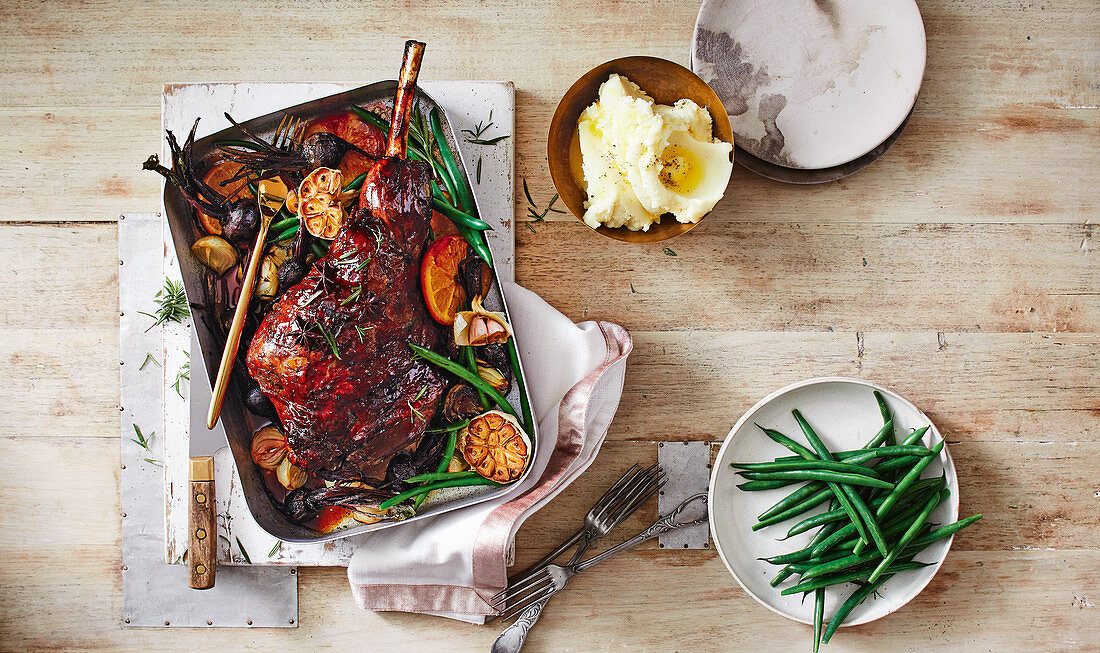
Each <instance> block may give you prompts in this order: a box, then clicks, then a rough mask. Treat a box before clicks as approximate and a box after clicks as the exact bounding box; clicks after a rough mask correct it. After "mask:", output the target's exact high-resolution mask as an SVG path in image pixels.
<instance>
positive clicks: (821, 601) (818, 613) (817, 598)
mask: <svg viewBox="0 0 1100 653" xmlns="http://www.w3.org/2000/svg"><path fill="white" fill-rule="evenodd" d="M824 616H825V588H824V587H823V588H821V589H819V590H817V591H816V592H815V593H814V653H817V650H818V648H819V647H820V646H821V621H822V618H823V617H824Z"/></svg>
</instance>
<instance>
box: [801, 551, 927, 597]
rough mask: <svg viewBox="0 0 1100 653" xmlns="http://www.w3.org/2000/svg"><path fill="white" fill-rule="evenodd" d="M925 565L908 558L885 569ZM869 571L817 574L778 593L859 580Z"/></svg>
mask: <svg viewBox="0 0 1100 653" xmlns="http://www.w3.org/2000/svg"><path fill="white" fill-rule="evenodd" d="M927 566H928V563H926V562H914V561H912V560H909V561H904V562H899V563H897V564H891V565H890V566H889V567H890V568H889V569H887V570H886V571H887V573H890V574H896V573H898V572H899V571H912V570H913V569H923V568H924V567H927ZM869 573H871V572H870V570H869V569H856V570H853V571H848V572H844V573H840V574H833V575H831V576H819V577H818V578H812V579H810V580H805V581H802V582H800V583H799V584H797V585H792V586H791V587H788V588H786V589H784V590H783V591H781V592H780V595H783V596H789V595H791V594H798V593H800V592H812V591H814V590H823V589H825V588H826V587H830V586H832V585H840V584H841V583H850V582H852V581H854V580H860V579H862V578H867V575H868V574H869ZM869 580H870V582H872V583H873V582H875V581H876V580H878V578H871V579H869Z"/></svg>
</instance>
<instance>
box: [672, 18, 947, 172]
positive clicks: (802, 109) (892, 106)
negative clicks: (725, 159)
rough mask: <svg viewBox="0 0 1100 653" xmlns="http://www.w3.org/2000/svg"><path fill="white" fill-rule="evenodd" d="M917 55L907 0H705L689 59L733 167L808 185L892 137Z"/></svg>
mask: <svg viewBox="0 0 1100 653" xmlns="http://www.w3.org/2000/svg"><path fill="white" fill-rule="evenodd" d="M925 55H926V50H925V37H924V23H923V21H922V20H921V15H920V11H919V10H918V9H917V5H916V3H915V2H914V1H913V0H770V1H769V2H767V3H760V2H757V1H756V0H705V1H704V2H703V6H702V8H701V9H700V10H699V18H698V20H697V21H696V23H695V36H694V39H693V40H692V46H691V67H692V70H694V71H695V72H696V73H697V74H698V75H699V76H700V77H702V78H703V79H704V80H706V81H707V83H709V84H710V85H711V86H712V87H713V88H714V90H715V92H716V93H717V94H718V96H719V98H721V100H722V102H723V104H725V107H726V111H727V112H728V113H729V117H730V123H731V125H732V127H733V137H734V142H735V144H736V145H737V151H736V154H735V156H734V160H735V161H736V162H737V163H740V164H741V165H744V166H745V167H746V168H748V169H750V170H752V171H753V172H756V173H758V174H760V175H763V176H765V177H768V178H771V179H775V180H778V181H784V182H790V183H800V184H812V183H821V182H826V181H833V180H835V179H840V178H841V177H845V176H847V175H850V174H852V173H854V172H856V171H857V170H860V169H861V168H863V167H865V166H867V165H868V164H870V163H871V162H872V161H874V160H875V159H877V158H878V157H879V156H881V155H882V153H883V152H885V151H886V150H887V149H888V148H889V147H890V146H891V145H892V144H893V143H894V141H896V140H897V138H898V136H900V135H901V132H902V130H903V129H904V128H905V125H906V123H907V122H908V120H909V116H910V115H912V110H913V105H914V104H915V103H916V99H917V92H918V91H919V90H920V84H921V78H922V77H923V75H924V63H925Z"/></svg>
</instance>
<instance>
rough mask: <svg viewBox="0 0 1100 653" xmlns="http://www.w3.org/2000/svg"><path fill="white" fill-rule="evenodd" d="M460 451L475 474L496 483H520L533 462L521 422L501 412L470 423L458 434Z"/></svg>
mask: <svg viewBox="0 0 1100 653" xmlns="http://www.w3.org/2000/svg"><path fill="white" fill-rule="evenodd" d="M458 450H459V451H461V452H462V457H463V458H464V459H465V460H466V462H467V463H469V464H470V467H472V468H473V469H474V471H476V472H477V473H478V474H480V475H481V476H484V477H485V478H487V479H489V480H492V481H496V482H497V483H511V482H512V481H514V480H516V479H518V478H519V477H520V476H522V475H523V471H524V470H525V469H527V464H528V463H529V462H530V460H531V440H530V439H529V438H528V437H527V434H526V433H524V432H523V427H521V426H520V425H519V420H517V419H516V418H515V417H513V416H511V415H509V414H507V413H503V412H501V411H499V410H490V411H489V412H487V413H484V414H482V415H478V416H477V417H475V418H474V419H472V420H470V423H469V425H467V426H466V428H464V429H462V431H460V432H459V434H458Z"/></svg>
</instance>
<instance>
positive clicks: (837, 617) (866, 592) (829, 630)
mask: <svg viewBox="0 0 1100 653" xmlns="http://www.w3.org/2000/svg"><path fill="white" fill-rule="evenodd" d="M889 578H890V576H884V577H883V578H880V579H879V580H878V581H877V582H874V583H867V584H866V585H864V586H863V587H861V588H859V589H857V590H856V591H855V592H853V593H852V595H851V596H849V597H848V600H847V601H845V602H844V604H843V605H841V606H840V609H839V610H837V611H836V614H834V615H833V618H832V619H831V620H830V621H829V625H828V626H827V627H826V628H825V634H824V635H822V636H821V641H822V642H824V643H826V644H828V643H829V640H830V639H831V638H832V636H833V633H835V632H836V629H837V628H839V627H840V624H841V623H843V621H844V620H845V619H847V618H848V615H850V614H851V613H852V610H855V609H856V606H857V605H859V604H860V603H863V601H864V600H865V599H866V598H867V597H868V596H870V595H871V593H872V592H874V591H875V590H877V589H878V588H879V586H880V585H882V584H883V583H885V582H886V580H887V579H889Z"/></svg>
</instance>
